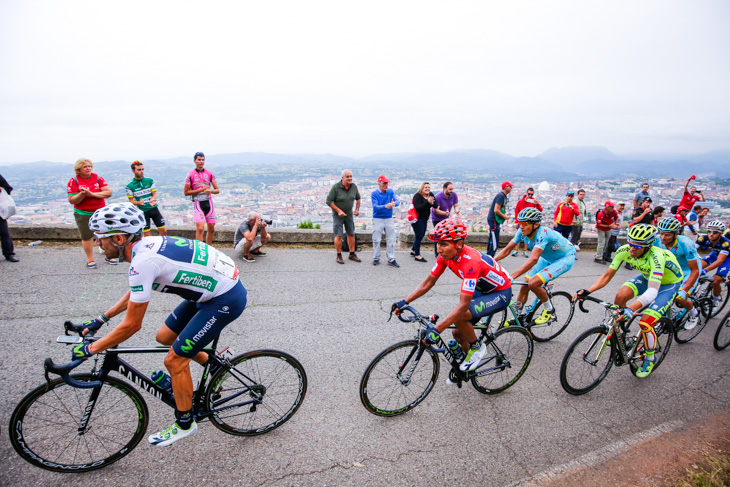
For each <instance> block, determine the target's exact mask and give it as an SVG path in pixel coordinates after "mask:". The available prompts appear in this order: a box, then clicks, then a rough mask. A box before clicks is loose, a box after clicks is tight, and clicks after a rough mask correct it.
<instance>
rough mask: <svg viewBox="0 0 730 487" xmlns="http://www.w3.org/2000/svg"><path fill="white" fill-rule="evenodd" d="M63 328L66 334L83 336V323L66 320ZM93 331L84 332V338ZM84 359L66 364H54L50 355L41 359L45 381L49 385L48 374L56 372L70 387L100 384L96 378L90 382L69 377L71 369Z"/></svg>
mask: <svg viewBox="0 0 730 487" xmlns="http://www.w3.org/2000/svg"><path fill="white" fill-rule="evenodd" d="M63 328H64V332H65V333H66V335H70V333H69V332H73V333H77V334H78V335H79V336H83V335H82V332H83V331H84V326H83V324H78V325H76V324H74V323H71V322H70V321H66V322H64V324H63ZM95 333H96V332H94V331H89V333H87V334H86V337H85V338H91V337H92V336H94V334H95ZM85 361H86V359H76V360H73V361H71V362H69V363H67V364H63V365H56V364H54V363H53V359H52V358H51V357H48V358H46V360H44V361H43V368H44V369H45V375H46V382H48V384H49V385H50V383H51V378H50V377H49V374H56V375H59V376H61V379H63V381H64V382H65V383H66V384H68V385H70V386H72V387H77V388H80V389H91V388H94V387H98V386H100V385H101V381H98V380H95V381H91V382H81V381H79V380H76V379H74V378H73V377H71V375H70V374H71V371H72V370H73V369H75V368H76V367H78V366H79V365H81V364H82V363H84V362H85Z"/></svg>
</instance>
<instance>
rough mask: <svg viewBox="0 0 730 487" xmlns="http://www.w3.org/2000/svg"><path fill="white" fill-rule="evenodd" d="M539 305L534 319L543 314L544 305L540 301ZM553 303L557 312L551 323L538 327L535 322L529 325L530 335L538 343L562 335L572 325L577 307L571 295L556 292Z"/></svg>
mask: <svg viewBox="0 0 730 487" xmlns="http://www.w3.org/2000/svg"><path fill="white" fill-rule="evenodd" d="M537 303H538V304H537V309H536V310H535V312H534V313H533V314H532V316H533V317H538V316H540V314H542V310H541V308H542V306H543V305H542V303H541V302H540V301H539V300H538V301H537ZM552 303H553V307H554V308H555V312H554V313H553V316H552V317H551V321H548V322H547V323H544V324H542V325H536V324H535V321H534V320H533V321H532V323H531V324H530V325H528V328H529V329H530V333H532V337H533V338H534V339H535V341H536V342H547V341H548V340H552V339H553V338H555V337H556V336H558V335H560V334H561V333H562V332H563V330H565V328H566V327H567V326H568V324H570V320H572V319H573V311H574V310H575V306H574V303H573V298H572V296H571V295H570V294H568V293H566V292H564V291H557V292H554V293H553V297H552Z"/></svg>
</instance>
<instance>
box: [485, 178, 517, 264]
mask: <svg viewBox="0 0 730 487" xmlns="http://www.w3.org/2000/svg"><path fill="white" fill-rule="evenodd" d="M513 186H514V184H512V183H510V182H509V181H505V182H503V183H502V191H501V192H499V193H497V196H495V197H494V199H493V200H492V206H490V207H489V214H488V215H487V224H489V245H488V246H487V254H488V255H490V256H492V257H494V254H496V253H497V248H498V247H499V230H500V228H501V226H502V223H504V222H506V221H507V220H509V216H508V215H507V204H508V203H509V198H508V196H509V194H510V192H511V191H512V187H513Z"/></svg>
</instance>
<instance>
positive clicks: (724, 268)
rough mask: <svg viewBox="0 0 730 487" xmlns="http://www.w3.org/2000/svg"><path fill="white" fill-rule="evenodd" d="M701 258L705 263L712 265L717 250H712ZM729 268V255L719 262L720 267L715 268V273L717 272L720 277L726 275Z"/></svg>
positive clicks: (715, 258)
mask: <svg viewBox="0 0 730 487" xmlns="http://www.w3.org/2000/svg"><path fill="white" fill-rule="evenodd" d="M702 260H704V261H705V262H707V265H712V264H714V263H715V261H716V260H717V252H715V251H712V252H710V254H709V255H707V256H705V257H704V258H703V259H702ZM728 269H730V256H728V257H727V258H725V262H723V263H722V264H720V267H718V268H717V269H715V274H717V275H718V276H720V277H725V276H726V275H727V271H728Z"/></svg>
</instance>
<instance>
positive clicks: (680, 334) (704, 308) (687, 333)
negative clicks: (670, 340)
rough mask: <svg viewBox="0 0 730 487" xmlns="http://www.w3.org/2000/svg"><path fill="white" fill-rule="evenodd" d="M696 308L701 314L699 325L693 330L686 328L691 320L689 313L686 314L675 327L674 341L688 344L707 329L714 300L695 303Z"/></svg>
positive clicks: (698, 319)
mask: <svg viewBox="0 0 730 487" xmlns="http://www.w3.org/2000/svg"><path fill="white" fill-rule="evenodd" d="M694 305H695V308H697V311H698V312H699V316H698V317H697V325H695V327H694V328H692V329H691V330H687V329H686V328H685V326H686V324H687V320H688V319H689V313H685V314H684V316H683V317H682V319H681V320H680V321H679V322H678V323H675V325H674V339H675V340H676V341H677V343H687V342H688V341H690V340H692V339H693V338H694V337H696V336H697V335H699V334H700V332H701V331H702V330H703V329H704V328H705V325H707V322H708V321H710V315H711V314H712V299H710V298H702V299H700V300H699V301H698V302H695V303H694Z"/></svg>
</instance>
